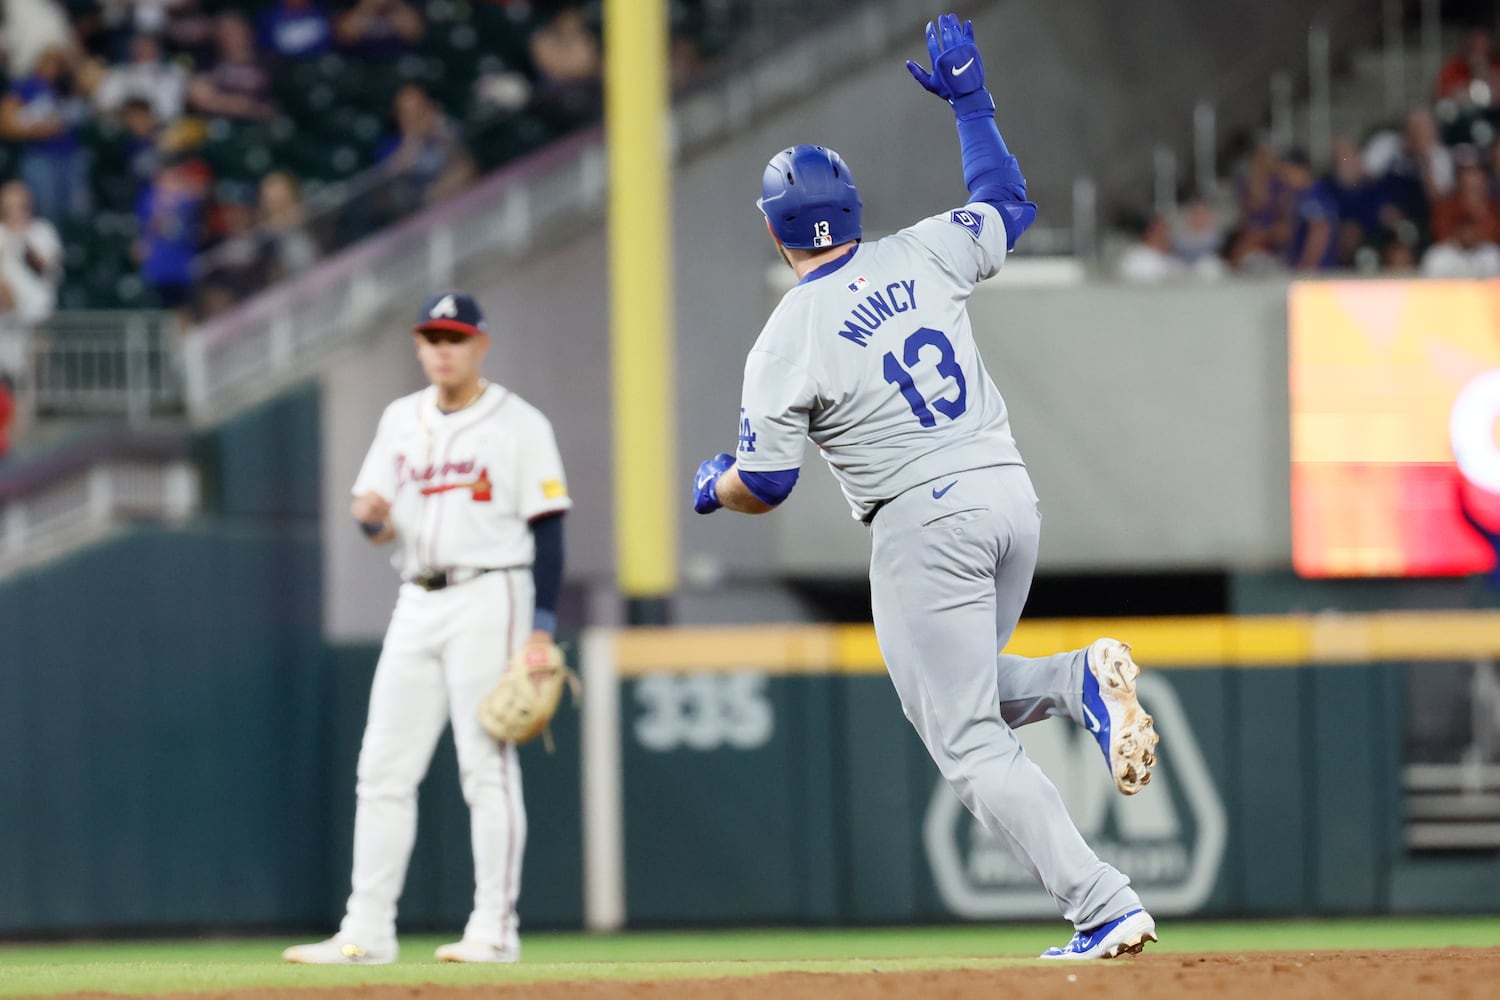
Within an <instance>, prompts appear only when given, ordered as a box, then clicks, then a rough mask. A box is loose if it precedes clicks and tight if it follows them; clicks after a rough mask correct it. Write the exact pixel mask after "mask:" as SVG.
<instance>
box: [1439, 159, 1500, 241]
mask: <svg viewBox="0 0 1500 1000" xmlns="http://www.w3.org/2000/svg"><path fill="white" fill-rule="evenodd" d="M1458 159H1459V161H1460V165H1459V167H1458V175H1457V179H1456V181H1455V184H1454V189H1453V193H1452V194H1450V195H1449V196H1448V197H1446V198H1444V199H1443V200H1442V201H1440V202H1438V204H1437V207H1436V208H1434V209H1433V210H1432V239H1433V242H1435V243H1441V242H1443V241H1444V240H1448V239H1452V237H1453V236H1454V234H1455V233H1456V232H1457V230H1458V226H1459V224H1460V223H1461V221H1463V220H1465V219H1472V220H1474V222H1475V224H1476V225H1478V226H1479V230H1480V238H1481V239H1482V240H1483V242H1485V243H1496V242H1500V215H1497V214H1496V212H1495V202H1494V200H1493V199H1492V198H1491V196H1490V179H1489V177H1487V176H1486V175H1485V172H1484V168H1483V167H1482V166H1480V165H1479V157H1478V155H1477V154H1476V153H1475V152H1474V151H1473V149H1472V147H1468V148H1467V150H1466V152H1464V153H1461V154H1460V155H1459V157H1458Z"/></svg>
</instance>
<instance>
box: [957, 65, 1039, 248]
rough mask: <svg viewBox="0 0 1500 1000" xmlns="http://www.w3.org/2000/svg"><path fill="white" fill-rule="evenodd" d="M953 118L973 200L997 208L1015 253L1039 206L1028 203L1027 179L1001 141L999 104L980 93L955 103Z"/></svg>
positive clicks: (965, 181)
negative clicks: (997, 120)
mask: <svg viewBox="0 0 1500 1000" xmlns="http://www.w3.org/2000/svg"><path fill="white" fill-rule="evenodd" d="M953 114H954V116H955V117H956V118H957V119H958V146H959V152H960V153H961V154H962V155H963V161H964V184H965V185H966V186H967V187H968V189H969V199H970V200H971V201H983V202H987V203H989V204H991V205H993V206H995V209H996V210H997V211H998V212H999V213H1000V219H1001V221H1002V222H1004V223H1005V237H1006V248H1007V249H1013V248H1014V247H1015V245H1016V240H1018V239H1020V238H1021V234H1022V233H1024V232H1025V231H1026V229H1027V227H1028V226H1030V225H1031V223H1032V221H1033V220H1035V219H1036V206H1035V205H1033V204H1032V203H1031V202H1029V201H1027V200H1026V177H1025V175H1023V174H1022V173H1021V165H1020V164H1019V163H1018V162H1017V161H1016V158H1015V157H1014V156H1012V155H1011V153H1010V150H1008V149H1006V148H1005V140H1004V139H1002V138H1001V137H1000V127H999V126H998V125H996V124H995V102H994V100H993V99H992V98H991V97H990V94H989V91H987V90H979V91H976V92H974V93H973V94H968V95H965V96H964V97H961V98H959V100H957V101H955V102H954V104H953Z"/></svg>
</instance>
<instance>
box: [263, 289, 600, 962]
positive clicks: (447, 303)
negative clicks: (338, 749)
mask: <svg viewBox="0 0 1500 1000" xmlns="http://www.w3.org/2000/svg"><path fill="white" fill-rule="evenodd" d="M413 339H414V340H415V341H416V349H417V357H418V358H419V359H420V361H421V363H422V369H423V371H424V372H426V374H427V378H428V380H429V381H430V382H431V383H432V384H431V385H430V386H429V387H428V388H426V389H424V390H422V391H421V392H417V393H413V394H412V395H410V396H405V397H403V398H401V399H398V400H396V401H395V402H394V403H392V404H391V405H390V406H388V407H386V410H385V414H384V415H383V416H382V417H381V418H380V427H379V429H378V430H377V431H376V433H375V442H374V444H372V445H371V446H370V451H369V454H368V455H367V456H366V457H365V462H364V465H363V467H362V468H361V469H360V471H359V478H358V480H356V482H355V484H354V505H353V512H354V517H355V519H356V520H357V521H358V522H359V523H360V525H361V527H362V528H363V529H364V531H365V533H366V534H367V535H369V536H370V538H371V539H372V540H373V541H375V542H377V543H382V542H389V541H394V542H395V543H396V546H395V551H394V553H393V554H392V557H391V563H392V564H393V565H394V566H395V567H396V569H397V570H398V571H399V572H400V574H401V579H402V581H403V582H402V585H401V590H400V595H399V596H398V598H397V600H396V610H395V612H394V614H393V615H392V616H391V623H390V627H389V629H388V630H387V632H386V636H385V644H384V647H383V648H382V650H381V655H380V662H379V664H378V665H377V666H376V668H375V680H374V684H373V686H372V688H371V691H370V714H369V719H368V721H367V723H366V725H365V735H364V743H363V745H362V746H361V748H360V754H359V771H358V783H357V787H356V796H357V799H358V804H357V808H356V811H355V815H354V873H353V892H352V893H351V894H350V896H349V905H348V910H347V912H346V914H345V916H344V920H343V923H342V925H341V926H340V928H339V932H338V934H336V935H335V936H334V937H332V938H330V939H329V940H327V941H322V942H319V943H317V944H309V945H299V946H297V947H293V948H288V949H287V950H286V952H285V954H284V956H283V957H285V958H286V959H287V960H288V961H291V962H302V963H310V964H319V965H322V964H330V965H335V964H336V965H345V964H378V963H385V962H392V961H394V960H395V958H396V952H397V948H396V900H397V898H398V897H399V896H400V895H401V887H402V884H403V883H404V882H405V880H406V865H407V861H408V859H409V858H410V856H411V849H412V842H413V841H414V840H415V838H416V825H417V785H418V784H419V783H420V782H421V780H422V778H423V776H424V775H425V774H426V773H427V767H428V764H429V763H430V761H431V759H432V752H433V750H434V748H435V747H436V745H437V741H438V737H439V736H441V735H442V732H443V728H444V727H445V726H446V725H447V724H448V723H449V721H450V719H451V721H452V724H453V741H454V744H455V746H456V747H457V749H458V769H459V776H460V778H461V781H462V785H463V794H464V800H465V801H466V802H467V803H468V804H469V813H470V821H471V827H472V840H473V849H474V883H475V885H474V911H473V914H472V915H471V916H470V917H469V922H468V925H467V926H466V927H465V928H464V934H463V939H462V940H461V941H458V942H456V943H454V944H447V945H443V946H442V947H441V948H439V949H438V950H437V957H438V958H439V959H442V960H443V961H448V962H513V961H515V960H516V959H517V958H518V957H519V956H520V938H519V933H518V924H517V917H516V898H517V896H518V894H519V892H520V877H521V852H522V849H523V848H524V847H525V841H526V812H525V805H524V803H523V801H522V798H521V771H520V766H519V764H518V762H517V759H516V750H515V747H514V746H511V745H509V744H506V745H500V744H497V743H496V742H495V741H494V740H493V739H492V738H491V737H490V736H489V735H488V734H487V733H486V732H485V731H484V730H483V729H482V728H480V725H479V723H478V721H476V718H475V712H476V710H477V709H478V706H479V703H480V701H481V700H482V699H483V698H484V696H485V695H486V694H488V693H489V692H490V690H491V689H492V688H493V687H494V686H495V684H496V683H497V682H498V681H499V679H500V675H501V673H502V672H503V671H504V669H505V665H506V661H507V660H508V659H509V658H510V656H511V654H512V653H514V652H515V651H516V650H517V649H518V648H520V646H521V645H522V644H523V643H525V642H538V643H548V642H550V641H551V639H552V633H553V631H554V629H555V625H556V616H555V614H554V609H555V608H556V606H557V596H558V590H559V588H560V585H561V579H562V515H563V513H564V512H565V511H567V510H568V509H569V508H570V507H571V506H572V501H571V500H569V498H568V493H567V489H566V487H565V485H564V480H563V470H562V461H561V459H559V457H558V454H557V444H556V442H555V440H554V438H553V434H552V425H551V424H550V423H548V421H547V418H546V417H544V416H543V415H542V414H541V413H540V412H539V411H538V410H536V409H535V408H534V407H532V406H531V405H529V404H528V403H526V402H525V401H524V400H522V399H521V398H520V397H519V396H517V395H516V394H515V393H513V392H511V391H510V390H508V389H505V388H502V387H501V386H499V385H495V384H493V383H490V382H487V381H486V380H485V379H483V378H481V377H480V375H479V365H480V362H481V361H482V360H483V358H484V355H485V352H486V350H487V349H488V347H489V337H488V335H487V334H486V332H485V323H484V317H483V315H482V314H481V313H480V309H479V306H478V304H477V303H476V302H475V301H474V300H473V299H472V298H471V297H470V296H468V295H465V294H463V293H460V292H446V293H442V294H439V295H436V296H433V297H432V298H431V299H430V300H429V301H428V302H427V304H426V305H425V306H424V307H423V310H422V314H421V318H420V320H419V322H418V323H417V326H416V328H415V330H414V331H413ZM528 626H529V627H530V631H529V635H528Z"/></svg>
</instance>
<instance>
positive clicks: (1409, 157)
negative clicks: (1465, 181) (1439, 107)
mask: <svg viewBox="0 0 1500 1000" xmlns="http://www.w3.org/2000/svg"><path fill="white" fill-rule="evenodd" d="M1365 170H1366V172H1367V173H1368V174H1369V175H1370V176H1371V177H1375V178H1377V179H1378V181H1379V184H1380V197H1381V201H1382V204H1383V205H1387V206H1389V207H1390V208H1391V209H1392V210H1393V211H1394V212H1396V213H1397V214H1399V215H1400V216H1401V217H1402V218H1404V219H1407V220H1408V221H1410V222H1412V223H1413V224H1415V225H1416V226H1417V227H1418V229H1419V230H1420V231H1421V232H1422V234H1423V238H1424V240H1425V238H1426V234H1427V232H1428V230H1429V226H1430V224H1431V220H1432V206H1433V205H1435V204H1437V203H1438V202H1439V201H1441V200H1442V199H1443V198H1445V197H1447V196H1448V194H1449V192H1451V191H1452V190H1453V173H1454V170H1453V157H1452V155H1451V154H1450V153H1449V152H1448V148H1447V147H1446V146H1444V145H1443V144H1442V143H1441V142H1439V141H1438V134H1437V126H1435V125H1434V124H1433V122H1432V115H1430V114H1429V113H1428V112H1427V111H1426V110H1425V109H1421V108H1419V109H1417V110H1415V111H1413V112H1411V113H1410V114H1408V115H1407V116H1406V123H1405V126H1404V127H1403V129H1402V131H1401V134H1400V135H1397V134H1396V133H1395V132H1393V131H1390V130H1386V131H1384V132H1379V133H1377V134H1376V135H1375V136H1373V137H1372V138H1371V139H1370V141H1369V142H1367V143H1366V144H1365Z"/></svg>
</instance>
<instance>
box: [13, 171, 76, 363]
mask: <svg viewBox="0 0 1500 1000" xmlns="http://www.w3.org/2000/svg"><path fill="white" fill-rule="evenodd" d="M62 257H63V254H62V240H60V239H59V238H58V236H57V230H56V229H55V228H54V227H53V225H52V223H50V222H48V221H47V220H46V219H38V218H37V217H36V215H35V213H34V211H33V208H32V201H31V192H30V191H29V190H28V189H27V187H26V184H25V183H24V182H23V181H7V182H6V183H5V184H3V185H0V370H6V371H12V372H22V371H25V370H26V368H27V367H28V362H29V359H30V342H31V331H32V329H33V328H34V327H36V326H37V325H38V324H40V323H43V322H45V321H46V320H47V319H48V318H49V317H50V316H51V315H52V313H53V310H55V309H56V308H57V286H58V282H60V281H61V280H62Z"/></svg>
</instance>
